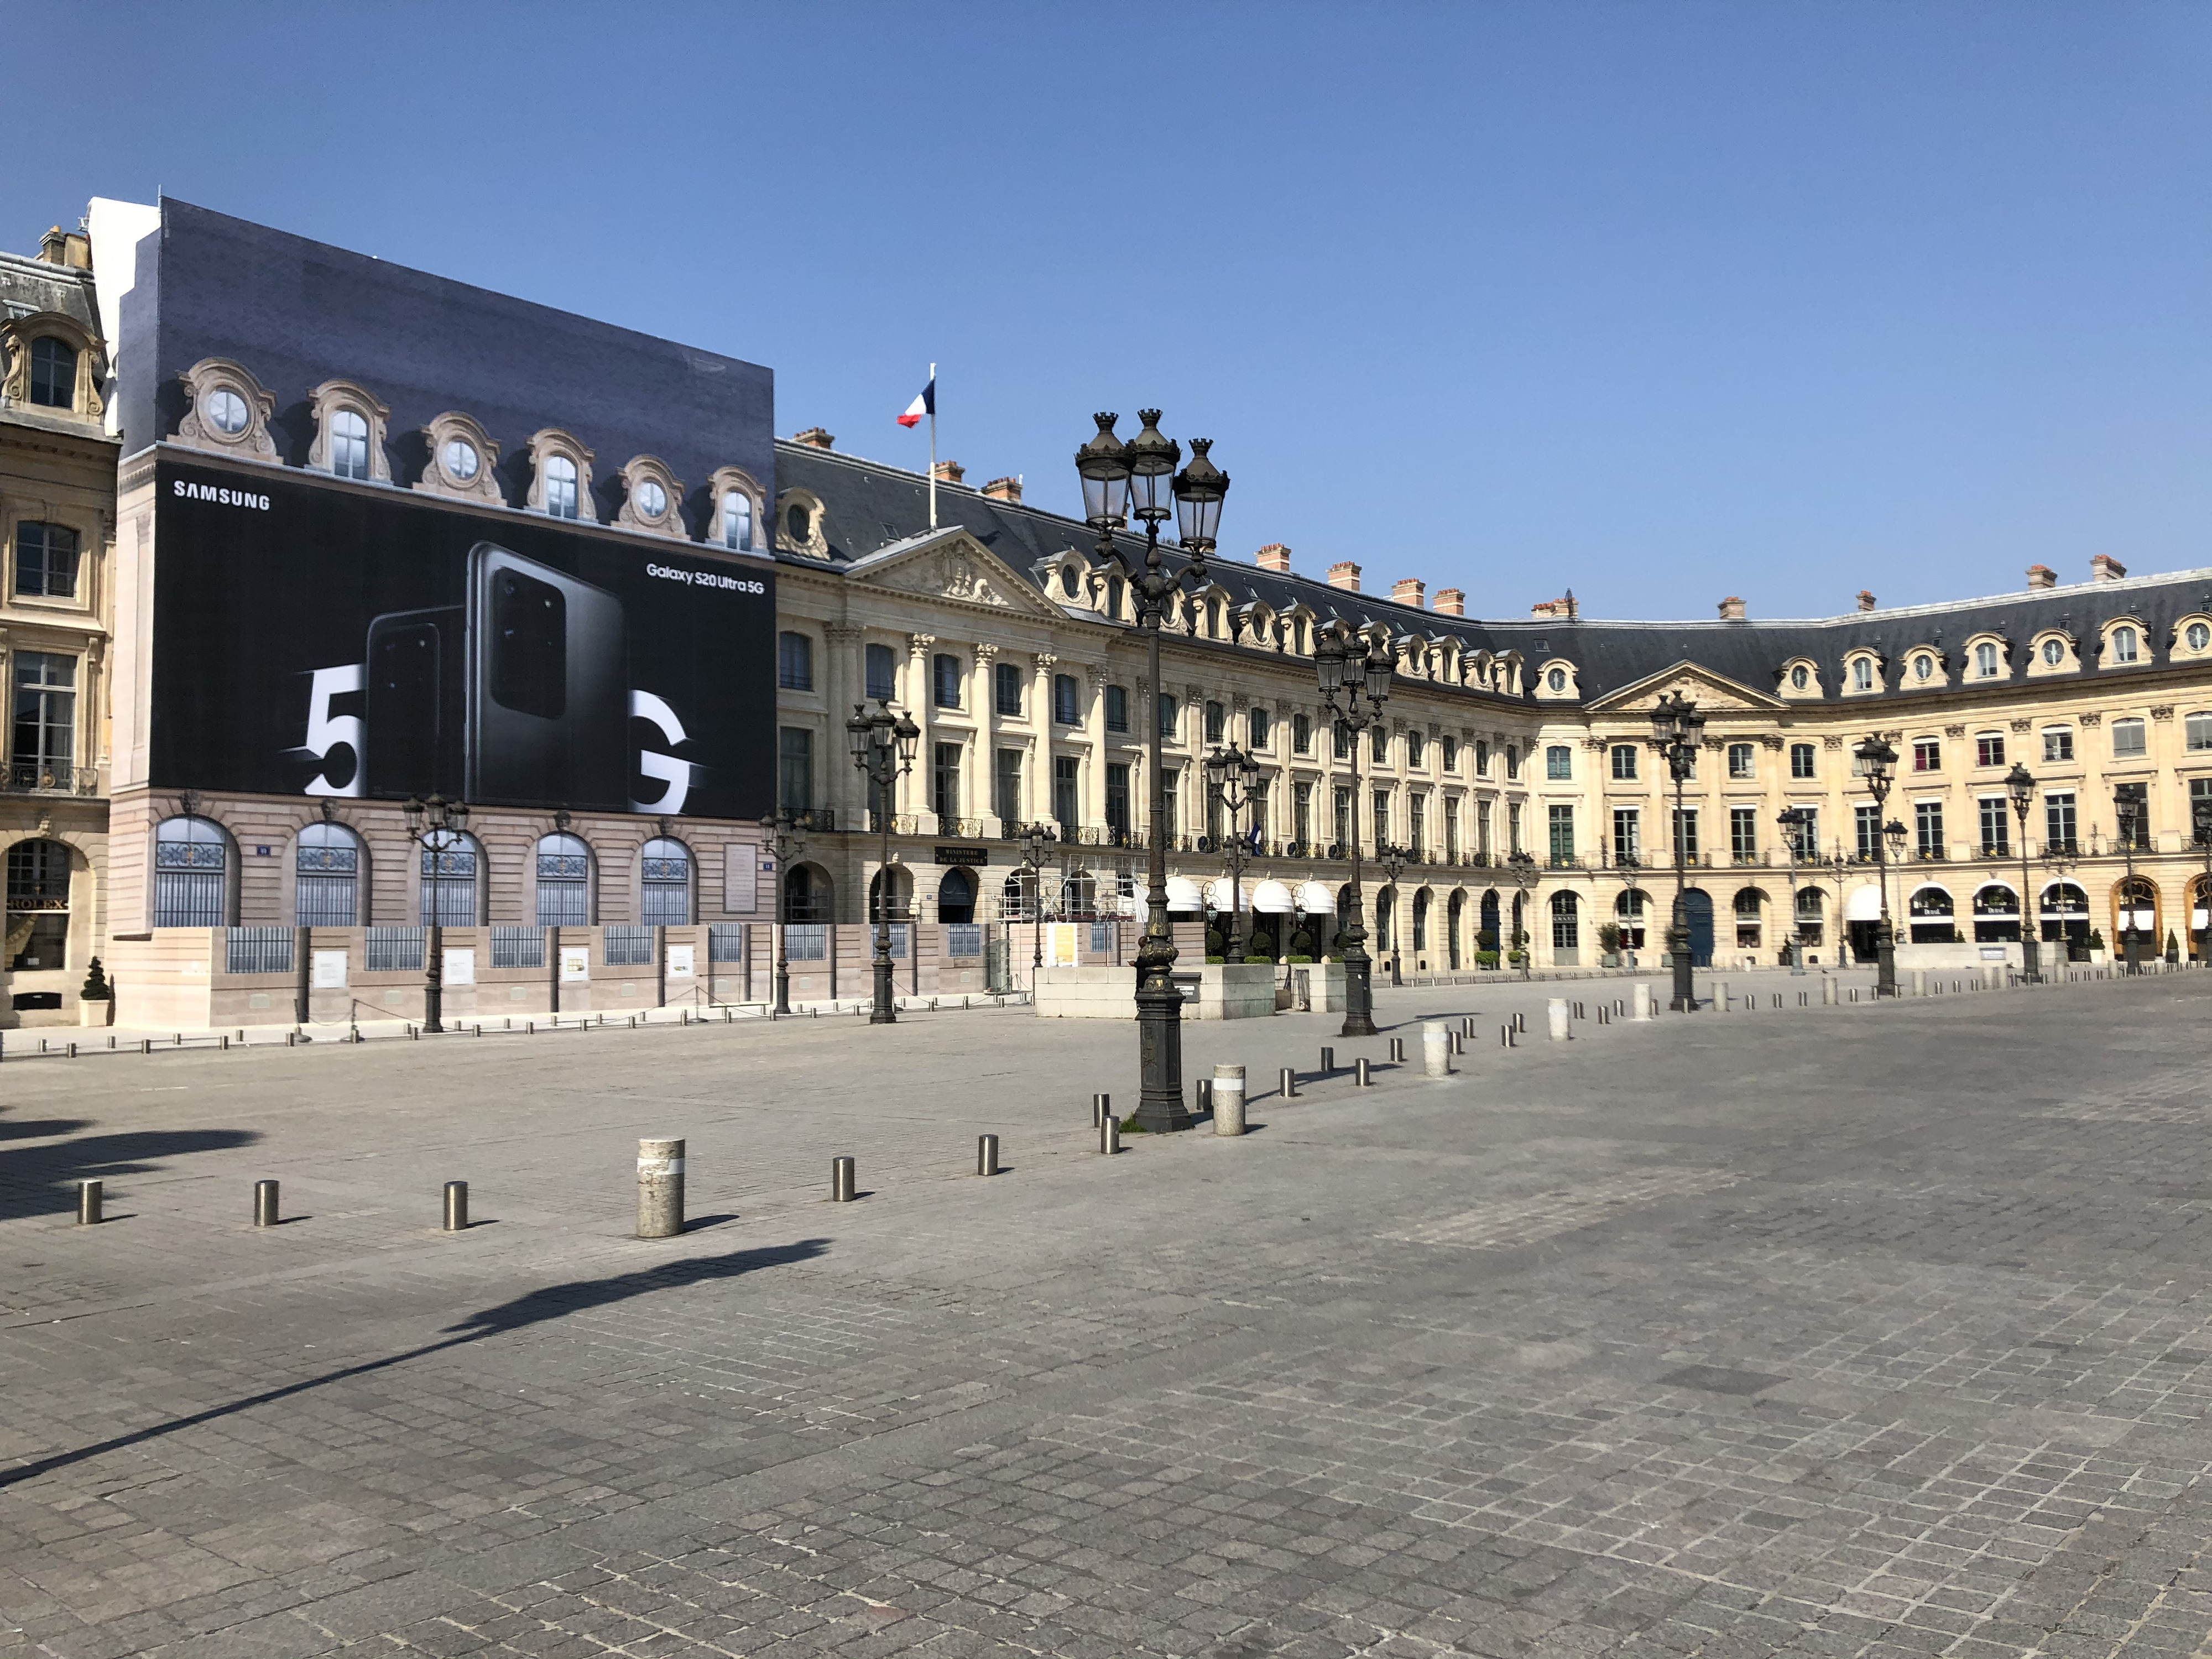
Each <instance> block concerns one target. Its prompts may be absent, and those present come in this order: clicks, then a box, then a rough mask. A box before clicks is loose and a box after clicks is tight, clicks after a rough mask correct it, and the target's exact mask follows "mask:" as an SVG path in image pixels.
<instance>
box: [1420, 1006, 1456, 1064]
mask: <svg viewBox="0 0 2212 1659" xmlns="http://www.w3.org/2000/svg"><path fill="white" fill-rule="evenodd" d="M1421 1069H1422V1071H1423V1072H1425V1073H1427V1074H1428V1075H1429V1076H1431V1077H1449V1076H1450V1075H1451V1070H1452V1063H1451V1028H1450V1027H1449V1026H1448V1025H1446V1024H1444V1023H1443V1021H1442V1020H1440V1019H1432V1020H1429V1021H1427V1022H1425V1024H1423V1025H1422V1027H1421Z"/></svg>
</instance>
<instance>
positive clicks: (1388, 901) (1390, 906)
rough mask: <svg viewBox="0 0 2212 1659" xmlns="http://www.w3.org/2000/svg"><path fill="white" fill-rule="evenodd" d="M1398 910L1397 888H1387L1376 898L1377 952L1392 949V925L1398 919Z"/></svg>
mask: <svg viewBox="0 0 2212 1659" xmlns="http://www.w3.org/2000/svg"><path fill="white" fill-rule="evenodd" d="M1397 908H1398V892H1397V890H1396V889H1395V888H1394V887H1385V888H1384V889H1383V890H1382V891H1381V892H1379V893H1377V894H1376V896H1375V948H1376V950H1377V951H1387V950H1389V948H1390V924H1391V922H1392V921H1395V919H1396V916H1395V912H1396V911H1397Z"/></svg>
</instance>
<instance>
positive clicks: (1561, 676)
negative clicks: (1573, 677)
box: [1544, 668, 1567, 691]
mask: <svg viewBox="0 0 2212 1659" xmlns="http://www.w3.org/2000/svg"><path fill="white" fill-rule="evenodd" d="M1544 684H1547V685H1548V686H1550V687H1551V688H1552V690H1554V691H1564V690H1566V689H1567V671H1566V670H1565V669H1564V668H1554V669H1553V671H1551V672H1550V673H1548V674H1547V675H1545V676H1544Z"/></svg>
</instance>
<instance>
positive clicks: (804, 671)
mask: <svg viewBox="0 0 2212 1659" xmlns="http://www.w3.org/2000/svg"><path fill="white" fill-rule="evenodd" d="M775 683H776V684H777V685H778V686H780V687H781V688H782V689H783V690H786V691H811V690H813V689H814V641H811V640H810V639H808V638H807V637H806V635H804V634H794V633H791V632H789V631H786V632H784V633H781V634H779V635H776V636H775Z"/></svg>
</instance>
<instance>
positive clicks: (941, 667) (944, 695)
mask: <svg viewBox="0 0 2212 1659" xmlns="http://www.w3.org/2000/svg"><path fill="white" fill-rule="evenodd" d="M930 684H931V696H932V699H933V701H934V702H936V704H937V706H938V707H939V708H959V707H960V659H959V658H957V657H956V656H953V655H952V654H951V653H949V652H945V651H940V652H939V653H937V654H936V655H935V656H934V657H932V658H931V659H930Z"/></svg>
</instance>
